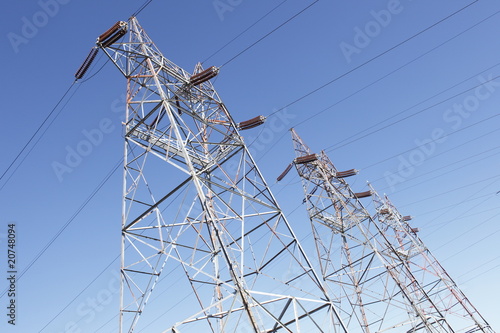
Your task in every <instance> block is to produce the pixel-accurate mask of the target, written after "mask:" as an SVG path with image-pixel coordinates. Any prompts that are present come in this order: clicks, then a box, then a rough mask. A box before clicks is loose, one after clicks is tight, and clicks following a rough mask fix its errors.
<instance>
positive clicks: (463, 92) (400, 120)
mask: <svg viewBox="0 0 500 333" xmlns="http://www.w3.org/2000/svg"><path fill="white" fill-rule="evenodd" d="M499 77H500V75H497V76H495V77H494V78H492V79H489V80H487V81H485V82H483V83H481V84H478V85H476V86H474V87H472V88H469V89H467V90H464V91H462V92H460V93H458V94H455V95H453V96H451V97H448V98H446V99H444V100H442V101H439V102H437V103H434V104H432V105H430V106H428V107H425V108H423V109H421V110H419V111H417V112H414V113H412V114H410V115H408V116H405V117H403V118H401V119H398V120H395V121H393V122H391V123H389V124H387V125H384V126H382V127H380V128H378V129H375V130H373V131H370V132H368V133H366V134H364V135H362V136H360V137H357V138H356V139H353V140H351V141H348V142H346V143H344V144H342V145H340V146H336V147H335V148H332V147H333V146H334V145H331V146H329V147H327V148H326V149H325V151H332V150H333V149H339V148H342V147H345V146H347V145H349V144H351V143H353V142H356V141H359V140H361V139H364V138H366V137H368V136H370V135H372V134H375V133H378V132H380V131H382V130H384V129H386V128H389V127H391V126H394V125H396V124H399V123H401V122H403V121H405V120H408V119H410V118H413V117H415V116H417V115H419V114H421V113H423V112H425V111H428V110H430V109H433V108H435V107H436V106H438V105H441V104H443V103H445V102H448V101H450V100H452V99H454V98H457V97H458V96H461V95H463V94H465V93H468V92H470V91H472V90H474V89H476V88H478V87H481V86H483V85H484V84H485V83H488V82H492V81H495V80H496V79H498V78H499Z"/></svg>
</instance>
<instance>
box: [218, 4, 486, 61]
mask: <svg viewBox="0 0 500 333" xmlns="http://www.w3.org/2000/svg"><path fill="white" fill-rule="evenodd" d="M476 1H478V0H476ZM318 2H319V0H315V1H314V2H312V3H311V4H309V5H308V6H307V7H305V8H304V9H302V10H301V11H299V12H298V13H296V14H295V15H293V16H292V17H290V18H289V19H288V20H286V21H285V22H283V23H281V24H280V25H278V26H277V27H276V28H274V29H273V30H271V31H270V32H268V33H267V34H265V35H264V36H262V37H261V38H259V39H257V41H255V42H253V43H252V44H250V45H249V46H247V47H246V48H244V49H243V50H242V51H240V52H239V53H237V54H236V55H235V56H234V57H232V58H231V59H229V60H228V61H226V62H225V63H224V64H222V66H220V68H222V67H224V66H226V65H227V64H229V63H230V62H231V61H233V60H234V59H236V58H238V57H239V56H240V55H242V54H243V53H245V52H246V51H248V50H250V49H251V48H252V47H254V46H255V45H257V44H258V43H260V42H261V41H263V40H264V39H266V38H267V37H269V36H270V35H272V34H273V33H274V32H276V31H277V30H279V29H280V28H281V27H283V26H284V25H286V24H287V23H290V22H291V21H292V20H293V19H295V18H296V17H297V16H299V15H300V14H302V13H304V12H305V11H306V10H308V9H309V8H311V7H312V6H314V5H315V4H316V3H318Z"/></svg>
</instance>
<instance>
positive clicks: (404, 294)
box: [278, 129, 493, 333]
mask: <svg viewBox="0 0 500 333" xmlns="http://www.w3.org/2000/svg"><path fill="white" fill-rule="evenodd" d="M291 132H292V141H293V144H294V149H295V154H296V158H295V159H294V162H293V164H294V165H295V168H296V170H297V172H298V174H299V176H300V177H301V179H302V185H303V188H304V194H305V200H304V201H305V202H306V204H307V211H308V214H309V217H310V220H311V226H312V232H313V236H314V240H315V244H316V249H317V254H318V259H319V266H320V269H321V274H322V277H323V279H324V280H325V281H326V283H327V286H328V288H329V289H330V291H331V294H333V295H336V299H335V302H336V304H337V307H338V308H339V309H340V313H341V315H342V317H343V319H344V322H345V323H346V325H347V326H348V329H350V330H351V331H354V330H356V331H357V332H367V333H368V332H385V331H393V332H436V333H438V332H464V333H470V332H488V333H491V332H493V330H492V329H491V328H490V327H489V325H488V324H487V323H486V321H485V320H484V319H483V318H482V317H481V315H480V314H479V313H478V312H477V310H476V309H475V308H474V307H473V306H472V305H471V304H470V302H469V301H468V300H467V298H466V297H465V296H464V295H463V293H462V292H461V291H460V290H459V289H458V287H457V286H456V284H455V283H454V282H453V281H452V280H451V278H450V277H449V276H448V274H446V272H445V271H444V269H443V268H442V267H441V266H440V265H439V263H438V262H437V260H436V259H435V258H434V257H433V256H432V255H431V253H430V251H429V250H428V249H427V248H425V246H424V245H423V243H422V242H421V241H420V240H419V239H418V237H417V236H416V234H415V232H416V230H415V229H411V228H410V226H409V224H408V223H407V221H405V220H407V219H408V218H407V217H406V218H405V217H403V216H401V215H400V214H399V213H398V212H397V211H396V210H395V208H394V207H393V206H392V205H391V204H390V202H389V201H388V200H382V199H380V197H379V196H378V194H376V193H375V191H373V189H372V188H371V189H370V191H366V192H361V193H355V192H353V191H352V189H351V188H350V186H349V185H348V184H347V182H346V181H345V178H346V177H349V176H353V175H355V174H356V173H357V171H356V170H348V171H340V172H339V171H338V170H337V169H336V168H335V166H334V165H333V163H332V162H331V161H330V159H329V158H328V157H327V156H326V154H325V153H324V152H323V151H322V152H321V153H320V154H313V153H312V152H311V150H310V149H309V147H308V146H307V145H305V143H304V142H303V141H302V139H301V138H300V137H299V136H298V135H297V133H296V132H295V131H294V130H293V129H292V130H291ZM288 170H290V166H289V168H287V170H285V173H283V174H282V175H280V177H278V179H281V178H283V177H284V175H285V174H286V172H288ZM369 196H373V198H374V202H375V206H376V209H377V213H376V214H375V215H374V216H373V217H372V216H371V215H370V213H369V212H368V211H367V210H366V209H365V208H364V206H363V205H362V203H361V201H360V199H362V198H364V197H369Z"/></svg>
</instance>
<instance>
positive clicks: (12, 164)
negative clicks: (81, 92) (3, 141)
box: [0, 81, 76, 181]
mask: <svg viewBox="0 0 500 333" xmlns="http://www.w3.org/2000/svg"><path fill="white" fill-rule="evenodd" d="M75 82H76V81H73V83H71V85H70V86H69V87H68V89H66V91H65V92H64V94H63V95H62V96H61V98H59V100H58V101H57V103H56V105H55V106H54V107H53V108H52V110H50V112H49V113H48V114H47V116H46V117H45V119H44V120H43V121H42V123H41V124H40V125H38V128H37V129H36V130H35V132H34V133H33V134H32V135H31V137H30V138H29V140H28V142H26V143H25V144H24V146H23V148H22V149H21V150H20V151H19V153H18V154H17V156H16V157H15V158H14V159H13V160H12V161H11V162H10V164H9V166H8V167H7V169H5V171H4V172H3V173H2V175H1V176H0V181H1V180H2V179H3V178H4V177H5V175H6V174H7V172H9V170H10V169H11V168H12V167H13V166H14V164H15V163H16V162H17V160H18V159H19V157H21V155H22V154H23V153H24V151H25V150H26V148H28V146H29V144H30V143H31V142H32V141H33V139H34V138H35V137H36V135H37V134H38V132H40V130H41V129H42V127H43V126H44V125H45V123H46V122H47V121H48V120H49V118H50V117H51V116H52V114H53V113H54V112H55V111H56V109H57V107H58V106H59V104H61V102H62V101H63V100H64V98H65V97H66V95H68V93H69V92H70V90H71V88H73V86H74V85H75Z"/></svg>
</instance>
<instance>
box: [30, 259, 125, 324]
mask: <svg viewBox="0 0 500 333" xmlns="http://www.w3.org/2000/svg"><path fill="white" fill-rule="evenodd" d="M118 258H120V255H118V256H117V257H116V258H115V259H113V260H112V261H111V262H110V263H109V264H108V265H107V266H106V267H105V268H104V269H103V270H102V271H101V272H100V273H99V274H98V275H97V276H96V277H95V278H94V279H93V280H92V281H90V282H89V283H88V284H87V285H86V286H85V288H83V289H82V290H81V291H80V292H79V293H78V295H76V296H75V297H73V299H72V300H71V301H70V302H69V303H68V304H66V306H65V307H64V308H62V309H61V311H59V312H58V313H57V314H56V315H55V316H54V317H53V318H52V319H51V320H49V322H48V323H47V324H45V326H44V327H42V329H40V331H38V333H41V332H43V330H45V329H46V328H47V326H49V325H50V324H51V323H52V322H53V321H54V320H55V319H56V318H57V317H59V316H60V315H61V313H63V312H64V311H65V310H66V309H67V308H68V307H69V306H70V305H71V304H73V302H74V301H76V300H77V299H78V297H80V296H81V295H82V294H83V293H84V292H85V291H86V290H87V289H89V288H90V286H91V285H92V284H94V282H96V281H97V279H98V278H100V277H101V275H103V274H104V273H105V272H106V271H107V270H108V268H109V267H111V265H112V264H113V263H114V262H115V261H116V260H117V259H118ZM104 301H107V300H103V302H104Z"/></svg>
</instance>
